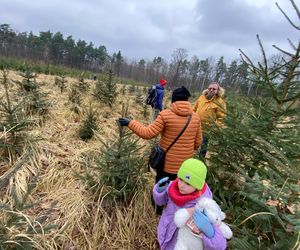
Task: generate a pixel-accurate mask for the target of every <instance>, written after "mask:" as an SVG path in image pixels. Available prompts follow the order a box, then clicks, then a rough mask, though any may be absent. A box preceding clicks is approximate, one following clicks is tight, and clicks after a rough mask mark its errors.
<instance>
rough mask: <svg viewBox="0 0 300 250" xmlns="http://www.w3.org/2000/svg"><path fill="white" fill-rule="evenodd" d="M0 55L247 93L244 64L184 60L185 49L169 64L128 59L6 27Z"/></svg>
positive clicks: (171, 84) (0, 35)
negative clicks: (213, 84)
mask: <svg viewBox="0 0 300 250" xmlns="http://www.w3.org/2000/svg"><path fill="white" fill-rule="evenodd" d="M0 55H2V56H3V57H5V58H16V59H26V60H29V61H30V62H33V63H43V64H46V65H49V64H52V65H62V66H65V67H68V68H74V69H79V70H84V71H93V72H95V73H101V72H103V71H105V70H107V68H108V67H112V69H113V72H114V74H115V75H116V76H118V77H125V78H129V79H132V80H135V81H138V82H146V83H154V82H156V81H158V79H159V78H160V77H165V78H167V79H168V80H169V85H168V86H169V87H171V88H173V87H176V86H180V85H183V84H184V85H186V86H187V87H189V88H190V89H192V90H202V89H203V88H204V87H205V86H206V85H207V83H208V82H209V81H212V80H215V81H218V82H220V83H221V84H222V85H223V86H225V87H226V88H227V89H234V90H236V91H239V90H242V91H243V92H246V93H249V91H250V90H251V86H250V85H248V81H247V78H248V74H249V72H248V69H247V64H245V63H244V62H243V61H242V60H238V59H237V60H233V61H232V62H231V63H230V64H226V62H225V61H224V57H223V56H221V57H220V58H219V59H218V60H215V59H214V58H204V59H200V58H199V57H198V56H196V55H195V56H193V57H191V58H190V59H189V58H188V52H187V50H185V49H183V48H178V49H176V50H175V51H174V52H173V53H172V55H171V60H170V62H167V61H166V60H165V59H164V58H162V57H160V56H157V57H155V58H153V60H147V61H146V60H145V59H140V60H136V61H135V60H130V59H127V58H125V57H123V55H122V53H121V51H118V52H115V53H113V54H112V55H110V54H109V53H108V51H107V49H106V47H105V46H104V45H100V46H95V45H94V44H93V43H92V42H89V43H88V42H86V41H84V40H81V39H79V40H77V41H75V40H74V38H73V37H72V36H67V37H66V38H64V35H63V34H62V33H61V32H56V33H52V32H51V31H41V32H39V34H38V35H35V34H33V33H32V32H16V31H15V30H14V29H13V28H11V26H10V25H9V24H1V25H0Z"/></svg>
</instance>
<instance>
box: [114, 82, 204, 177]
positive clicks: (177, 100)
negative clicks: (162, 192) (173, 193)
mask: <svg viewBox="0 0 300 250" xmlns="http://www.w3.org/2000/svg"><path fill="white" fill-rule="evenodd" d="M189 97H190V93H189V91H188V90H187V89H186V88H185V87H184V86H182V87H181V88H177V89H175V90H174V91H173V93H172V103H171V106H170V108H169V109H165V110H163V111H161V112H160V113H159V115H158V116H157V118H156V119H155V120H154V121H153V122H152V123H151V124H150V125H148V126H144V125H142V124H141V123H140V122H138V121H136V120H129V119H126V118H120V119H119V122H120V125H122V126H128V128H129V129H131V130H132V131H133V132H134V133H135V134H137V135H138V136H139V137H141V138H143V139H152V138H154V137H156V136H158V135H159V134H161V139H160V141H159V145H160V146H161V148H162V149H163V150H166V149H167V148H168V146H169V145H170V144H171V143H172V142H173V141H174V139H175V138H176V137H177V135H178V134H179V133H180V131H181V130H182V129H183V127H184V126H185V124H186V123H187V121H188V117H189V116H190V115H192V118H191V121H190V123H189V125H188V127H187V128H186V130H185V131H184V133H183V134H182V135H181V136H180V138H179V139H178V140H177V141H176V143H175V144H174V145H173V146H172V147H171V148H170V150H169V151H168V152H167V154H166V158H165V165H164V168H163V169H161V170H158V171H157V176H156V182H158V181H159V180H160V179H161V178H163V177H169V178H170V179H171V180H174V179H175V178H176V176H177V171H178V169H179V167H180V166H181V164H182V162H183V161H185V160H186V159H189V158H191V157H193V156H194V151H195V150H196V149H198V148H199V146H200V145H201V143H202V130H201V121H200V118H199V116H198V115H197V114H196V113H195V112H193V107H192V105H191V103H190V102H189V101H188V98H189Z"/></svg>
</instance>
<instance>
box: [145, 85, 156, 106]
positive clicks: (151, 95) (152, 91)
mask: <svg viewBox="0 0 300 250" xmlns="http://www.w3.org/2000/svg"><path fill="white" fill-rule="evenodd" d="M155 101H156V87H155V85H153V86H152V87H151V88H149V89H148V95H147V98H146V104H147V105H150V106H151V107H153V106H154V105H155Z"/></svg>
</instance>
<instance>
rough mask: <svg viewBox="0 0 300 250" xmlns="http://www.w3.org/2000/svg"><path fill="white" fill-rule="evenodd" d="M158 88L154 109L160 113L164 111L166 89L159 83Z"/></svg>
mask: <svg viewBox="0 0 300 250" xmlns="http://www.w3.org/2000/svg"><path fill="white" fill-rule="evenodd" d="M155 87H156V99H155V104H154V108H155V109H159V111H162V101H163V98H164V87H162V86H161V85H160V84H159V83H158V84H156V85H155Z"/></svg>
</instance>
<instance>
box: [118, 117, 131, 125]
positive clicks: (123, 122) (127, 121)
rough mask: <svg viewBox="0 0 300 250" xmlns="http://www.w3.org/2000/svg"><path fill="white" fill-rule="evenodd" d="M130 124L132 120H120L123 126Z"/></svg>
mask: <svg viewBox="0 0 300 250" xmlns="http://www.w3.org/2000/svg"><path fill="white" fill-rule="evenodd" d="M129 122H130V119H128V118H123V117H122V118H119V123H120V125H121V126H128V125H129Z"/></svg>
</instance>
